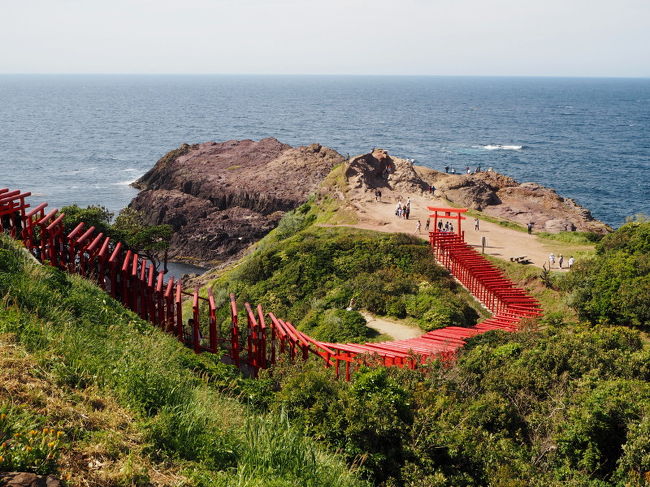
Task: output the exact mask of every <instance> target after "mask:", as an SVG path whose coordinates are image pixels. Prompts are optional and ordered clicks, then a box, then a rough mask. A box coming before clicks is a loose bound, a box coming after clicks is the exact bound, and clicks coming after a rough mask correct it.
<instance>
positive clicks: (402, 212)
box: [395, 198, 411, 220]
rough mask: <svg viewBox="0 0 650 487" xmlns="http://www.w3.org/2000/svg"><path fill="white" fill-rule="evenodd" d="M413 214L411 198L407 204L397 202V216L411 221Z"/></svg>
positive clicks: (400, 201)
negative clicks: (410, 217)
mask: <svg viewBox="0 0 650 487" xmlns="http://www.w3.org/2000/svg"><path fill="white" fill-rule="evenodd" d="M410 214H411V198H409V199H408V200H407V201H406V203H405V204H403V205H402V200H401V199H399V200H398V201H397V207H396V208H395V215H396V216H397V217H398V218H404V219H405V220H408V219H409V215H410Z"/></svg>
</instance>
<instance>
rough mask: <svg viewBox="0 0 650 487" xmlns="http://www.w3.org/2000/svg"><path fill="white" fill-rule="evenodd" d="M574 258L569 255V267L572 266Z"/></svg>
mask: <svg viewBox="0 0 650 487" xmlns="http://www.w3.org/2000/svg"><path fill="white" fill-rule="evenodd" d="M575 262H576V260H575V259H574V258H573V256H571V257H569V269H571V268H572V267H573V264H575Z"/></svg>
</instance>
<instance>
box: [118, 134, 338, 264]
mask: <svg viewBox="0 0 650 487" xmlns="http://www.w3.org/2000/svg"><path fill="white" fill-rule="evenodd" d="M343 161H344V158H343V157H342V156H341V155H340V154H339V153H337V152H336V151H334V150H332V149H328V148H326V147H322V146H320V145H319V144H312V145H310V146H304V147H296V148H293V147H291V146H289V145H287V144H283V143H281V142H279V141H278V140H276V139H273V138H267V139H262V140H260V141H257V142H255V141H252V140H241V141H237V140H230V141H227V142H222V143H216V142H206V143H202V144H196V145H193V146H189V145H183V146H181V147H180V148H179V149H176V150H174V151H171V152H170V153H168V154H167V155H165V156H164V157H163V158H161V159H160V160H159V161H158V162H157V163H156V165H155V166H154V167H153V168H152V169H151V170H150V171H149V172H147V173H146V174H145V175H144V176H142V178H140V179H139V180H138V181H136V183H134V186H136V187H137V188H139V189H142V190H143V191H141V192H140V194H138V196H137V197H136V198H135V199H134V200H133V201H132V202H131V205H130V206H132V207H133V208H135V209H137V210H141V211H143V212H144V213H145V215H146V218H147V223H149V224H156V225H157V224H162V223H166V224H169V225H172V227H173V228H174V236H173V238H172V242H171V249H170V254H169V256H170V258H171V259H173V260H180V261H187V262H193V263H198V264H209V265H214V264H218V263H221V262H224V261H227V260H229V259H232V258H234V257H236V256H237V255H238V254H239V253H240V252H241V251H242V250H243V249H245V248H246V247H247V246H248V245H250V244H251V243H253V242H255V241H257V240H259V239H260V238H262V237H263V236H264V235H265V234H266V233H268V232H269V231H270V230H272V229H273V228H274V227H275V226H276V225H277V223H278V221H279V220H280V218H281V217H282V215H283V214H284V212H286V211H289V210H291V209H293V208H296V207H297V206H299V205H301V204H302V203H304V202H305V201H306V200H307V198H308V196H309V195H310V194H311V193H313V192H314V190H315V188H316V187H317V186H318V184H319V183H320V182H321V181H322V180H323V179H324V178H325V176H326V175H327V174H328V173H329V172H330V171H331V170H332V168H333V167H334V166H335V165H337V164H340V163H341V162H343Z"/></svg>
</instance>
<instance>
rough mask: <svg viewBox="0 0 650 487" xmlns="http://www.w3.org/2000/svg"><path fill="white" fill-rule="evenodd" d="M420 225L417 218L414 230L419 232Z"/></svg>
mask: <svg viewBox="0 0 650 487" xmlns="http://www.w3.org/2000/svg"><path fill="white" fill-rule="evenodd" d="M421 226H422V225H421V224H420V220H418V222H417V223H416V224H415V230H416V232H417V233H420V228H421Z"/></svg>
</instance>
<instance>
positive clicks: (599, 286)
mask: <svg viewBox="0 0 650 487" xmlns="http://www.w3.org/2000/svg"><path fill="white" fill-rule="evenodd" d="M596 250H597V255H596V257H594V258H593V259H591V260H587V261H584V262H579V263H578V264H576V265H575V266H574V268H573V269H572V271H571V272H570V273H569V275H568V276H567V278H566V279H564V280H563V286H564V289H565V290H567V291H568V292H569V303H570V304H571V305H572V306H573V307H574V308H575V309H576V311H577V312H578V314H579V316H580V317H581V318H583V319H585V320H588V321H590V322H591V323H604V324H619V325H630V326H636V327H641V328H645V329H647V328H648V327H650V222H631V223H627V224H625V225H623V226H622V227H621V228H619V229H618V230H616V231H615V232H613V233H611V234H609V235H607V236H605V237H604V238H603V239H602V241H601V242H600V243H599V244H598V245H597V247H596Z"/></svg>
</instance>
